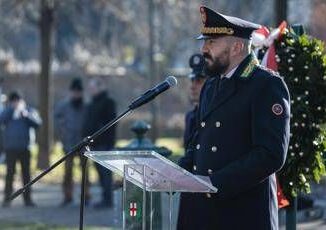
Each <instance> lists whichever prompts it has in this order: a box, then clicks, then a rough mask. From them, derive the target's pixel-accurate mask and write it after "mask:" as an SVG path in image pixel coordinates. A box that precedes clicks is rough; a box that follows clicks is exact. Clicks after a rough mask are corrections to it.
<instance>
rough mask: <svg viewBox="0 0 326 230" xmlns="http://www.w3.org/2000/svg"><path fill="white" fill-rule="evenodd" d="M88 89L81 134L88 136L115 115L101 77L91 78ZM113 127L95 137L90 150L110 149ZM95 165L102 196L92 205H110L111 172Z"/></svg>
mask: <svg viewBox="0 0 326 230" xmlns="http://www.w3.org/2000/svg"><path fill="white" fill-rule="evenodd" d="M88 91H89V93H90V94H91V101H90V103H89V104H88V105H87V108H86V111H85V117H84V124H83V136H90V135H91V134H93V133H95V132H96V131H98V130H99V129H100V128H102V127H103V126H104V125H106V124H107V123H108V122H110V121H111V120H113V119H114V118H115V117H116V105H115V102H114V101H113V99H112V98H110V97H109V96H108V92H107V88H106V87H105V83H104V82H103V80H102V79H100V78H93V79H91V80H90V81H89V84H88ZM115 129H116V127H115V126H113V127H111V129H109V130H108V131H106V132H105V133H103V134H102V135H101V136H99V137H98V138H96V139H95V140H94V142H93V143H92V144H91V146H90V147H91V150H93V151H109V150H111V149H112V148H113V147H114V145H115V141H116V135H115ZM95 167H96V170H97V173H98V176H99V182H100V186H101V188H102V197H101V200H100V201H99V202H98V203H95V204H94V207H95V208H109V207H112V204H113V197H112V172H111V171H110V170H109V169H106V168H104V167H103V166H101V165H100V164H98V163H95Z"/></svg>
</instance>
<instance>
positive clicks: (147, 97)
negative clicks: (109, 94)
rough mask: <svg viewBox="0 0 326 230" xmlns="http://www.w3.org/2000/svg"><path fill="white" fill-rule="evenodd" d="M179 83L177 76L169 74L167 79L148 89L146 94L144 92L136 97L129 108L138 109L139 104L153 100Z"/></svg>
mask: <svg viewBox="0 0 326 230" xmlns="http://www.w3.org/2000/svg"><path fill="white" fill-rule="evenodd" d="M177 83H178V81H177V79H176V78H175V77H173V76H168V77H167V78H166V79H165V81H163V82H161V83H160V84H158V85H156V86H155V87H153V88H151V89H149V90H147V91H146V92H145V93H144V94H142V95H141V96H140V97H138V98H136V99H135V100H134V101H133V102H131V104H130V105H129V109H136V108H138V107H139V106H142V105H143V104H146V103H147V102H149V101H151V100H153V99H154V98H155V97H156V96H157V95H159V94H161V93H163V92H164V91H166V90H168V89H169V88H170V87H173V86H175V85H177Z"/></svg>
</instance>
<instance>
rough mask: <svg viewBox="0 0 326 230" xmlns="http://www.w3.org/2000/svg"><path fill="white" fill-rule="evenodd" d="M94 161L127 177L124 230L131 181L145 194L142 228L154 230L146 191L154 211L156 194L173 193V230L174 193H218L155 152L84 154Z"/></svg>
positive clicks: (210, 185) (207, 184)
mask: <svg viewBox="0 0 326 230" xmlns="http://www.w3.org/2000/svg"><path fill="white" fill-rule="evenodd" d="M84 155H85V156H86V157H88V158H90V159H91V160H93V161H95V162H97V163H99V164H100V165H102V166H104V167H105V168H108V169H109V170H111V171H112V172H114V173H117V174H118V175H120V176H122V177H123V202H122V203H123V229H126V197H127V195H128V194H127V189H126V184H127V182H131V183H132V184H134V185H136V186H138V187H139V188H140V189H142V191H143V202H142V210H143V211H142V229H143V230H145V229H152V218H153V217H152V212H150V217H149V218H150V221H149V226H148V228H146V213H147V211H146V192H149V194H150V197H149V198H150V199H149V200H150V204H149V207H150V209H152V192H167V193H168V194H169V226H170V227H169V228H170V230H172V201H173V200H172V195H173V193H174V192H196V193H215V192H217V188H216V187H214V186H213V185H212V184H211V183H210V181H206V180H204V179H202V178H200V177H198V176H195V175H193V174H192V173H190V172H188V171H186V170H185V169H183V168H181V167H180V166H178V165H176V164H175V163H173V162H172V161H170V160H168V159H166V158H165V157H163V156H161V155H160V154H158V153H156V152H155V151H137V150H135V151H88V152H85V154H84Z"/></svg>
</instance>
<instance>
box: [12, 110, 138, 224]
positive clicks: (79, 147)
mask: <svg viewBox="0 0 326 230" xmlns="http://www.w3.org/2000/svg"><path fill="white" fill-rule="evenodd" d="M133 109H134V108H131V107H130V106H129V107H128V109H127V110H126V111H124V112H123V113H122V114H120V115H119V116H118V117H116V118H115V119H113V120H112V121H110V122H109V123H107V124H106V125H105V126H103V127H102V128H101V129H99V130H98V131H96V132H95V133H93V134H92V135H91V136H88V137H85V138H84V139H83V140H82V141H81V142H79V143H78V144H76V145H75V146H73V147H72V149H71V150H70V151H69V152H68V153H67V154H66V155H65V156H63V157H62V158H61V159H59V160H58V161H57V162H55V163H54V164H53V165H51V166H50V167H49V168H47V169H46V170H44V171H43V172H42V173H40V174H39V175H38V176H37V177H35V178H34V179H33V180H31V181H30V182H29V183H27V184H25V185H24V187H22V188H21V189H18V190H17V191H16V192H15V193H13V194H12V195H11V196H10V200H13V199H15V198H16V197H18V196H19V195H20V194H22V193H23V192H25V191H26V189H28V188H29V187H31V186H32V185H33V184H34V183H36V182H37V181H39V180H40V179H41V178H42V177H43V176H45V175H46V174H48V173H49V172H50V171H51V170H52V169H54V168H55V167H57V166H58V165H60V164H61V163H62V162H64V161H65V160H66V159H67V158H68V157H72V156H73V155H74V154H76V153H79V154H80V156H81V164H82V183H81V195H80V206H79V207H80V212H79V229H80V230H83V228H84V207H85V184H86V165H87V157H85V156H84V152H85V151H88V150H89V145H91V144H92V142H94V140H95V139H96V138H97V137H99V136H100V135H102V134H103V133H105V132H106V131H108V130H109V129H110V128H111V127H112V126H113V125H114V124H116V123H117V122H119V121H120V120H121V119H122V118H124V117H126V116H128V115H129V114H130V113H131V112H132V111H133Z"/></svg>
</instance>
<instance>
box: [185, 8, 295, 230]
mask: <svg viewBox="0 0 326 230" xmlns="http://www.w3.org/2000/svg"><path fill="white" fill-rule="evenodd" d="M200 12H201V16H202V22H203V28H202V31H201V32H202V34H201V35H200V36H199V37H198V39H203V46H202V53H203V56H204V57H205V62H206V63H205V68H206V69H207V70H208V71H209V72H210V73H211V74H214V75H212V77H211V78H210V79H208V80H207V81H206V83H205V85H204V87H203V89H202V92H201V97H200V104H199V126H198V129H196V131H195V134H194V136H193V138H192V141H191V144H190V145H189V146H188V149H187V151H186V155H185V156H184V157H183V158H181V160H180V163H179V164H180V166H182V167H183V168H185V169H187V170H188V171H190V172H192V173H193V174H196V175H202V176H208V177H209V178H210V180H211V182H212V184H213V185H214V186H215V187H216V188H217V189H218V190H217V193H214V194H205V193H196V194H192V201H193V202H192V207H191V210H192V212H191V214H190V215H189V216H188V221H189V226H191V227H190V228H189V227H188V228H187V229H188V230H189V229H205V230H210V229H212V230H213V229H214V230H215V229H218V230H229V229H232V230H238V229H239V230H252V229H259V230H265V229H266V230H269V229H272V230H275V229H278V216H277V215H278V214H277V198H276V181H275V172H277V171H278V170H279V169H280V168H281V167H282V166H283V164H284V162H285V158H286V152H287V148H288V143H289V136H290V125H289V123H290V103H289V101H290V99H289V92H288V89H287V87H286V84H285V83H284V81H283V79H282V78H281V77H280V76H278V75H277V74H275V73H273V72H272V71H270V70H267V69H264V68H263V67H261V66H259V65H258V61H257V59H256V57H255V56H254V54H253V53H252V52H251V49H250V44H251V42H250V38H251V33H252V31H253V30H255V29H258V28H259V25H257V24H254V23H251V22H247V21H244V20H242V19H239V18H235V17H230V16H225V15H222V14H219V13H217V12H215V11H213V10H211V9H209V8H207V7H201V8H200ZM180 229H183V228H182V226H181V227H179V230H180Z"/></svg>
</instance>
